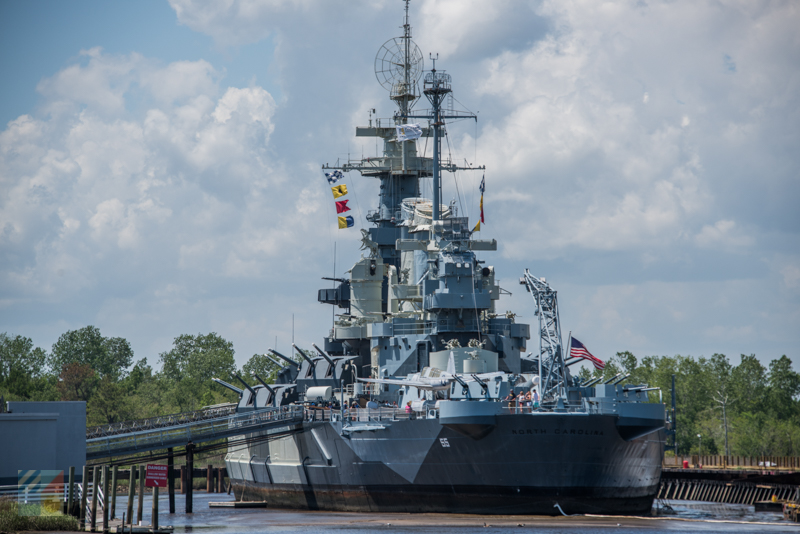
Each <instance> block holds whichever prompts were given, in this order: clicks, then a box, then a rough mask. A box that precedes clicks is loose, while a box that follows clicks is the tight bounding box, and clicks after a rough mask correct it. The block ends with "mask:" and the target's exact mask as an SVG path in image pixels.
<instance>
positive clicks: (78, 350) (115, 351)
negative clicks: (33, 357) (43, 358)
mask: <svg viewBox="0 0 800 534" xmlns="http://www.w3.org/2000/svg"><path fill="white" fill-rule="evenodd" d="M71 363H77V364H81V365H88V366H89V367H91V368H92V369H94V370H95V372H96V373H97V374H98V375H99V376H100V377H106V376H109V377H112V378H114V379H119V378H120V377H121V376H123V375H124V373H125V370H126V369H127V368H128V367H130V365H131V363H133V350H131V346H130V344H129V343H128V342H127V341H126V340H125V339H123V338H120V337H112V338H107V337H103V336H102V334H100V330H99V329H98V328H97V327H94V326H86V327H84V328H81V329H80V330H70V331H68V332H65V333H64V334H61V337H59V338H58V341H56V342H55V343H54V344H53V349H52V351H51V354H50V365H51V367H52V368H53V369H54V370H59V371H60V370H63V368H64V366H65V365H68V364H71Z"/></svg>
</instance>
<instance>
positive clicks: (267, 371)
mask: <svg viewBox="0 0 800 534" xmlns="http://www.w3.org/2000/svg"><path fill="white" fill-rule="evenodd" d="M280 369H281V368H280V367H278V366H277V365H275V364H274V363H272V362H271V361H269V359H268V358H267V357H266V356H264V355H263V354H253V356H251V357H250V359H249V360H247V363H246V364H244V365H243V366H242V378H244V379H245V380H246V381H247V383H248V384H250V385H251V386H255V385H256V384H259V381H258V380H257V379H256V377H255V375H258V376H259V377H260V378H263V379H264V380H266V382H267V384H270V383H272V382H274V381H275V376H276V375H277V373H278V371H280Z"/></svg>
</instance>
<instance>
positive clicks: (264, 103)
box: [0, 0, 800, 365]
mask: <svg viewBox="0 0 800 534" xmlns="http://www.w3.org/2000/svg"><path fill="white" fill-rule="evenodd" d="M799 13H800V8H798V7H797V4H796V3H792V2H770V3H745V4H716V3H715V4H705V3H695V2H649V3H638V4H625V3H610V4H599V3H589V4H584V3H581V2H563V1H559V2H555V1H547V0H543V1H530V2H519V1H515V0H497V1H494V2H491V3H486V2H480V1H478V0H420V1H412V4H411V22H412V25H413V28H414V39H415V41H416V42H417V43H418V44H419V46H420V48H421V49H422V51H423V55H424V57H426V58H427V57H428V54H429V53H431V52H433V53H438V54H439V57H440V62H439V63H437V67H438V68H444V69H446V70H447V71H448V72H449V73H451V74H452V76H453V84H454V88H455V94H456V97H457V98H458V100H459V101H460V102H463V103H464V105H466V106H468V107H469V108H470V109H471V110H475V111H479V117H480V120H479V122H478V125H477V127H476V126H475V125H472V124H467V123H458V124H454V125H453V126H452V127H451V129H450V142H451V147H452V150H453V155H454V157H455V158H457V159H461V160H463V159H467V160H468V161H471V162H475V163H479V164H485V165H486V166H487V172H486V183H487V193H486V199H485V206H486V215H487V224H486V225H485V226H484V231H483V233H484V234H485V235H484V236H483V237H494V238H497V239H498V240H499V242H500V249H499V251H498V252H497V253H495V254H492V255H488V254H487V257H486V258H485V259H486V260H487V262H488V263H489V264H494V265H495V266H496V267H497V271H498V272H499V273H500V277H501V282H502V285H503V287H504V288H505V289H507V290H509V291H511V293H512V295H511V296H510V297H506V298H505V299H504V301H501V304H500V307H501V308H503V309H509V310H514V311H516V312H518V313H519V320H520V321H523V322H530V321H531V320H532V319H533V313H532V305H531V301H530V298H529V296H527V295H526V294H525V293H524V291H520V289H521V288H520V287H519V286H518V285H517V279H518V278H519V276H520V275H521V273H522V271H523V269H524V268H530V269H531V271H532V272H534V273H535V274H537V275H541V276H545V277H546V278H547V279H548V280H549V281H550V282H551V283H552V284H553V285H554V287H555V288H556V289H557V290H558V291H559V297H560V298H559V300H560V302H561V314H562V320H563V328H564V330H565V331H572V332H573V333H574V335H576V336H577V337H578V338H579V339H581V341H583V342H584V343H586V345H587V346H588V347H589V348H590V350H592V351H593V352H594V353H595V354H596V355H598V356H600V357H601V358H607V357H609V356H610V355H613V354H614V353H615V352H617V351H622V350H630V351H632V352H634V354H636V355H637V356H640V357H641V356H645V355H654V354H661V355H672V354H691V355H695V356H701V355H703V356H710V355H711V354H713V353H714V352H722V353H725V354H727V355H728V356H729V357H731V359H732V360H734V361H738V355H739V354H742V353H746V354H750V353H756V354H757V355H758V356H759V357H760V358H762V360H764V361H769V360H771V359H773V358H776V357H779V356H780V355H782V354H787V355H788V356H790V357H791V358H792V359H797V358H798V356H797V355H798V349H800V328H798V324H800V234H799V232H798V230H800V212H799V211H798V210H797V209H796V204H797V200H798V197H800V195H799V194H798V193H799V192H800V185H799V184H798V176H800V164H799V163H800V162H799V161H798V160H799V159H800V156H798V152H797V146H798V140H799V139H800V116H799V115H800V102H799V100H800V71H799V70H798V67H797V65H798V64H800V63H798V57H800V41H799V40H798V37H797V32H796V27H798V25H800V24H799V23H800V14H799ZM401 23H402V2H400V1H399V0H397V1H394V0H357V1H353V2H346V3H345V2H325V1H321V0H298V1H289V0H263V1H258V0H232V1H231V2H227V3H205V2H194V1H192V0H172V1H171V2H155V1H147V2H73V3H67V2H50V1H46V2H44V1H43V2H2V3H0V69H2V72H3V76H2V78H0V84H2V85H0V87H2V94H3V99H2V101H0V229H2V231H0V331H6V332H9V333H11V334H22V335H25V336H28V337H31V338H32V339H33V341H34V343H35V344H37V345H39V346H42V347H44V348H49V347H50V346H51V345H52V343H53V342H55V340H56V339H57V338H58V336H59V335H60V334H61V333H63V332H65V331H66V330H68V329H74V328H80V327H83V326H86V325H87V324H93V325H96V326H98V327H99V328H100V329H101V331H102V332H103V333H104V335H108V336H121V337H125V338H127V339H129V340H130V341H131V343H132V345H133V349H134V351H135V353H136V356H137V358H141V357H147V358H148V360H149V361H150V363H152V364H155V363H156V361H157V356H158V353H159V352H163V351H166V350H169V348H170V345H171V343H172V339H173V338H174V337H176V336H178V335H180V334H184V333H199V332H202V333H206V332H209V331H216V332H218V333H219V334H220V335H222V336H223V337H225V338H227V339H229V340H230V341H232V342H233V343H234V346H235V348H236V351H237V362H238V363H239V364H240V365H241V364H243V363H244V362H245V361H246V360H247V358H248V357H249V356H250V355H252V354H254V353H256V352H264V350H265V349H266V348H268V347H271V346H272V345H273V344H274V342H275V339H276V338H277V339H278V348H279V350H281V348H282V349H283V350H288V348H287V347H288V343H289V341H290V338H291V324H292V316H293V315H294V317H295V337H296V339H297V340H298V341H300V342H301V344H305V345H306V346H309V345H310V344H311V342H317V341H319V339H320V337H321V336H323V335H324V334H325V333H326V332H327V329H328V328H329V326H330V320H331V319H330V318H331V311H330V308H328V307H326V306H323V305H320V304H318V303H317V302H316V290H317V289H318V288H319V287H322V286H321V285H320V284H322V283H323V282H322V280H321V279H320V278H321V277H322V276H329V275H330V273H331V270H332V268H333V266H332V263H333V249H334V245H335V246H336V249H337V269H338V270H339V271H340V272H341V270H342V266H343V265H345V264H346V263H348V262H353V261H355V259H356V258H357V256H358V236H359V233H358V232H357V228H356V229H354V230H351V231H339V230H337V229H336V227H335V218H334V213H333V207H332V203H331V202H330V198H328V196H327V195H328V194H329V193H328V192H327V189H326V184H325V181H324V179H323V177H322V173H321V171H320V169H319V167H320V165H321V164H323V163H326V162H328V163H333V162H334V161H335V160H336V159H337V158H346V157H347V155H348V154H350V155H354V156H355V155H360V154H362V153H364V154H370V153H372V152H374V150H375V147H374V143H370V142H365V141H364V140H363V139H360V138H359V139H356V138H355V137H354V127H355V126H356V125H361V124H365V123H366V121H367V120H368V114H367V110H368V109H371V108H377V109H378V116H379V117H389V116H391V114H392V112H393V107H392V106H393V104H391V102H389V101H388V98H387V96H388V95H387V94H386V92H385V91H384V90H383V88H381V87H380V85H379V84H378V83H377V81H376V80H375V76H374V74H373V59H374V55H375V53H376V51H377V50H378V48H379V47H380V45H381V44H382V43H383V42H384V41H386V40H387V39H389V38H390V37H395V36H397V35H399V33H400V28H399V26H400V24H401ZM429 67H430V65H427V64H426V68H429ZM456 179H457V180H458V181H459V182H458V183H459V188H460V189H461V190H462V191H464V192H465V196H464V198H465V201H464V203H463V204H462V205H461V210H462V213H465V214H467V215H471V216H474V215H475V213H476V210H477V200H478V195H477V194H476V191H477V185H478V181H479V180H480V176H476V175H472V174H460V175H458V176H457V177H456ZM347 184H348V187H349V188H351V189H352V190H353V196H354V200H355V202H354V204H355V206H356V218H357V219H358V221H359V222H358V224H357V227H359V226H360V227H364V226H365V225H366V222H365V221H364V219H363V217H364V215H365V212H366V211H367V210H368V209H373V208H374V204H375V193H376V190H375V184H374V183H373V182H372V181H371V180H369V179H364V178H361V177H358V176H355V173H351V174H350V175H349V176H348V178H347ZM454 195H455V184H454V182H453V177H447V178H446V180H445V182H444V197H445V200H449V199H450V198H451V197H452V196H454Z"/></svg>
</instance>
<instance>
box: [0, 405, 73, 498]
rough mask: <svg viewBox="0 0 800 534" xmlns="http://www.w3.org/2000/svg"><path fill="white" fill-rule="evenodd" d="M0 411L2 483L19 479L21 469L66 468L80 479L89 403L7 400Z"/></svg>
mask: <svg viewBox="0 0 800 534" xmlns="http://www.w3.org/2000/svg"><path fill="white" fill-rule="evenodd" d="M7 405H8V408H7V413H0V485H1V486H7V485H13V484H16V483H17V476H18V471H21V470H31V469H36V470H42V469H47V470H57V471H61V470H63V471H64V476H66V475H67V472H68V470H69V468H70V466H73V467H75V471H76V476H77V477H78V478H79V479H80V474H81V469H82V467H83V465H84V464H85V463H86V403H85V402H83V401H80V402H17V401H9V402H8V403H7Z"/></svg>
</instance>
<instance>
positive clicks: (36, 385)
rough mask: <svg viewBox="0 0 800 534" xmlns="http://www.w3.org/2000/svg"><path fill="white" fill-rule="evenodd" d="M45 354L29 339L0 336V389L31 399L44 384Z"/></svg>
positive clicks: (6, 335)
mask: <svg viewBox="0 0 800 534" xmlns="http://www.w3.org/2000/svg"><path fill="white" fill-rule="evenodd" d="M46 362H47V353H46V352H45V351H44V350H43V349H41V348H39V347H34V346H33V341H31V339H30V338H27V337H23V336H19V335H17V336H13V337H11V336H9V335H8V334H7V333H5V332H3V333H2V334H0V388H2V389H5V390H6V391H7V392H8V393H11V394H12V395H15V396H19V397H20V398H31V397H32V396H34V395H35V394H36V391H37V389H41V387H42V385H43V383H46V382H47V381H46V380H45V377H46V376H47V373H46V371H47V366H46Z"/></svg>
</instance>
